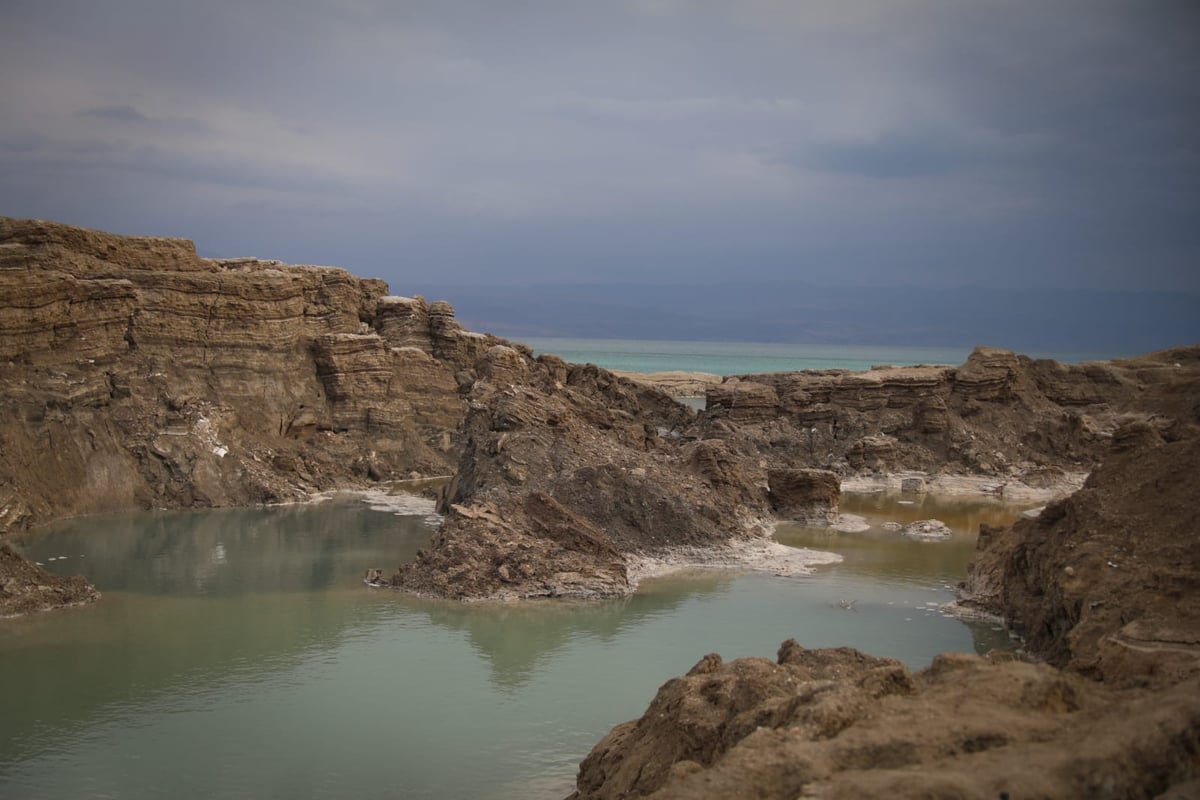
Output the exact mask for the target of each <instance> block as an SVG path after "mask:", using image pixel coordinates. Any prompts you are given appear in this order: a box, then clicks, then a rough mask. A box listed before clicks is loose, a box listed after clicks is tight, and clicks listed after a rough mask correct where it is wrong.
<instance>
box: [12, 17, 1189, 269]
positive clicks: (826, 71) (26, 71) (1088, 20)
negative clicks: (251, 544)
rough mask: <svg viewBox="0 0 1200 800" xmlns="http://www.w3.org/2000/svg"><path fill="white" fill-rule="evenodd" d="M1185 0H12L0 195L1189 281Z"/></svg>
mask: <svg viewBox="0 0 1200 800" xmlns="http://www.w3.org/2000/svg"><path fill="white" fill-rule="evenodd" d="M1193 8H1194V4H1192V3H1189V2H1178V3H1172V2H1163V1H1162V0H1158V1H1156V2H1148V3H1129V2H1111V1H1109V0H1098V1H1097V0H1087V1H1086V2H1084V1H1083V0H1062V1H1061V2H1056V3H1035V2H1031V1H1030V2H1026V1H1024V0H1012V1H1011V2H1009V1H998V0H985V1H984V2H977V3H959V4H946V3H940V2H937V3H935V2H932V0H928V1H927V0H888V2H883V1H882V0H879V1H878V2H869V1H864V2H859V3H853V4H849V3H834V2H829V3H794V2H785V1H784V0H741V1H740V2H732V0H731V1H730V2H700V1H699V0H697V1H696V2H691V1H689V0H626V1H624V2H616V1H613V2H596V3H572V2H567V3H560V2H505V3H496V2H453V1H451V2H399V3H396V2H382V0H378V1H377V0H347V1H346V2H338V3H332V2H318V1H317V0H297V2H287V3H284V2H258V3H242V2H237V3H235V2H230V1H229V0H215V1H214V2H210V3H204V4H197V3H183V2H175V3H172V2H150V1H149V0H114V1H113V2H110V3H94V2H83V1H82V0H76V1H75V2H71V1H70V0H41V1H40V2H37V3H34V2H26V1H25V0H14V2H12V3H11V4H10V7H9V8H8V9H7V10H6V25H5V27H4V29H3V31H2V32H0V95H2V96H3V97H4V107H5V113H4V114H3V115H2V116H0V178H2V183H0V206H2V208H3V211H4V212H5V213H9V214H17V215H38V216H49V217H57V218H62V219H66V220H67V221H72V222H78V223H81V224H90V225H97V226H104V227H110V228H115V229H117V230H127V231H137V232H146V233H160V232H161V233H171V234H175V235H192V236H194V237H195V238H197V240H198V245H199V247H200V249H201V250H202V251H203V252H209V253H214V254H226V255H235V254H240V253H244V252H253V253H256V254H259V255H264V256H280V257H285V258H289V259H292V260H303V261H313V260H321V261H325V262H335V263H342V264H345V265H346V266H348V267H351V268H353V269H355V270H356V271H359V272H364V273H371V274H379V275H382V276H384V277H387V278H389V279H391V280H392V281H393V283H396V284H397V288H402V281H403V279H404V278H405V276H407V275H412V274H419V273H420V272H421V271H422V270H427V269H431V268H435V269H437V270H438V271H439V273H440V274H441V275H442V276H443V277H444V278H445V279H446V280H450V281H454V280H458V281H485V280H493V281H495V280H500V281H508V282H514V283H521V282H532V281H548V280H550V281H562V282H569V281H571V280H577V279H581V278H583V277H586V278H588V279H597V280H649V279H651V278H653V279H654V280H659V281H672V280H684V279H687V280H692V281H700V282H703V281H707V280H714V281H715V280H718V279H719V278H720V277H721V276H723V275H726V274H728V273H730V272H731V271H736V272H737V273H738V274H741V275H745V276H747V277H760V278H776V277H787V278H798V279H807V280H812V281H817V282H821V281H828V282H840V283H853V282H856V281H859V282H875V283H878V282H891V283H914V284H918V285H961V284H972V283H976V284H983V285H996V286H1011V285H1056V286H1096V287H1109V288H1114V287H1115V288H1122V287H1134V286H1146V285H1149V286H1156V287H1163V288H1187V289H1190V290H1197V289H1200V269H1197V266H1196V265H1197V263H1198V262H1197V257H1198V256H1200V237H1198V234H1197V233H1196V232H1195V231H1196V230H1197V229H1200V225H1197V224H1195V223H1196V220H1197V214H1198V211H1197V209H1198V208H1200V188H1198V187H1200V152H1198V148H1200V145H1197V142H1200V89H1198V88H1197V84H1200V82H1197V81H1195V80H1194V76H1195V74H1197V69H1196V68H1197V66H1198V65H1200V62H1198V58H1200V57H1198V56H1197V55H1196V54H1197V53H1200V25H1198V24H1197V14H1196V12H1195V11H1194V10H1193Z"/></svg>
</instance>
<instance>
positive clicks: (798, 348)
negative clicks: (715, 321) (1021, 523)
mask: <svg viewBox="0 0 1200 800" xmlns="http://www.w3.org/2000/svg"><path fill="white" fill-rule="evenodd" d="M523 341H524V342H525V343H526V344H528V345H529V346H530V347H532V348H533V349H534V350H535V351H536V352H538V353H553V354H554V355H557V356H561V357H562V358H565V359H566V360H567V361H574V362H578V363H584V364H586V363H591V364H596V365H597V366H601V367H604V368H605V369H616V370H626V371H629V372H666V371H669V370H682V371H684V372H711V373H714V374H716V375H742V374H747V373H757V372H790V371H793V370H801V369H851V370H865V369H870V368H871V367H872V366H873V365H875V364H894V365H897V366H899V365H909V364H955V365H957V364H961V363H963V362H964V361H966V359H967V356H968V355H970V353H971V349H970V348H957V347H900V346H890V345H825V344H777V343H764V342H672V341H650V340H641V339H539V338H526V339H524V340H523ZM1024 355H1028V356H1032V357H1035V358H1053V359H1056V360H1058V361H1063V362H1067V363H1078V362H1081V361H1092V360H1097V359H1103V358H1113V357H1115V354H1104V353H1078V352H1065V351H1064V352H1030V353H1025V354H1024Z"/></svg>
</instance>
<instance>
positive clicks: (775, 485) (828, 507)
mask: <svg viewBox="0 0 1200 800" xmlns="http://www.w3.org/2000/svg"><path fill="white" fill-rule="evenodd" d="M767 485H768V487H769V490H770V499H771V509H772V510H773V511H775V513H777V514H779V515H780V516H781V517H785V518H787V519H791V520H795V521H798V522H804V523H808V524H828V523H831V522H837V518H838V505H839V503H840V500H841V496H842V488H841V486H842V482H841V479H840V478H838V476H837V475H836V474H834V473H832V472H830V471H828V470H823V469H782V468H781V469H769V470H767Z"/></svg>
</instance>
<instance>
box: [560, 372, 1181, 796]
mask: <svg viewBox="0 0 1200 800" xmlns="http://www.w3.org/2000/svg"><path fill="white" fill-rule="evenodd" d="M995 390H996V386H995V385H993V386H992V387H990V388H989V389H988V391H995ZM1195 399H1196V398H1195V396H1193V398H1192V399H1191V401H1190V402H1194V401H1195ZM1187 404H1188V403H1187V402H1185V403H1184V405H1187ZM1188 429H1189V428H1188V426H1186V425H1178V426H1172V427H1171V428H1170V430H1172V431H1176V432H1179V431H1186V430H1188ZM1119 438H1120V439H1121V440H1124V441H1127V442H1129V441H1134V442H1136V443H1135V444H1131V445H1128V446H1126V447H1124V448H1123V449H1121V450H1119V451H1118V452H1115V453H1113V454H1112V455H1111V456H1110V457H1109V458H1108V459H1107V460H1106V462H1105V463H1104V464H1103V465H1102V466H1101V467H1099V468H1098V469H1097V470H1096V471H1095V472H1094V473H1093V474H1092V476H1091V478H1090V479H1089V480H1088V483H1087V485H1086V486H1085V487H1084V488H1083V489H1082V490H1080V491H1079V492H1077V493H1076V494H1074V495H1073V496H1071V497H1070V498H1068V499H1066V500H1064V501H1062V502H1060V503H1057V504H1052V505H1050V506H1048V507H1047V508H1046V509H1045V510H1044V511H1043V512H1042V513H1041V515H1040V516H1038V517H1036V518H1035V519H1023V520H1022V521H1020V522H1018V523H1016V524H1015V525H1014V526H1012V528H1010V529H1004V530H988V531H985V535H984V536H982V537H981V539H980V544H979V548H980V552H979V554H978V556H977V558H976V560H975V562H974V563H973V565H972V567H971V573H970V577H969V579H968V581H967V582H966V584H965V586H964V587H963V588H964V591H965V593H966V595H967V597H968V598H970V599H971V600H972V601H973V602H974V604H975V605H976V606H982V607H983V608H984V609H985V610H989V611H991V612H994V613H1000V614H1003V615H1004V616H1005V617H1006V618H1007V619H1008V620H1009V621H1010V623H1011V624H1013V625H1014V626H1015V627H1016V628H1017V629H1018V630H1021V631H1023V632H1024V633H1025V636H1026V640H1025V641H1026V646H1027V647H1028V650H1029V655H1030V656H1031V657H1033V658H1034V659H1035V660H1041V659H1044V660H1045V661H1046V662H1049V663H1027V662H1025V661H1021V660H1017V659H1015V658H1014V657H1013V656H1012V655H1010V654H996V655H995V656H993V657H989V658H984V657H979V656H975V655H957V654H946V655H942V656H938V657H937V658H936V659H934V662H933V664H932V666H930V667H929V668H928V669H925V670H922V671H920V672H918V673H915V674H910V673H909V672H908V670H907V669H905V668H904V666H902V665H901V664H899V663H898V662H895V661H892V660H890V659H878V658H872V657H870V656H866V655H863V654H862V653H859V652H858V651H855V650H851V649H848V648H841V649H834V650H806V649H804V648H803V647H801V646H800V645H799V644H797V643H796V642H792V641H789V642H785V643H784V645H783V647H781V648H780V651H779V655H778V658H777V659H776V661H774V662H772V661H769V660H766V659H755V658H752V659H739V660H737V661H734V662H731V663H729V664H725V663H723V662H722V660H721V658H720V657H719V656H717V655H715V654H713V655H708V656H705V657H704V658H703V659H702V660H701V661H700V662H699V663H698V664H697V665H696V666H695V667H694V668H693V669H692V670H691V671H690V672H689V673H688V674H687V675H685V676H682V677H680V678H675V679H672V680H670V681H668V682H667V683H666V684H665V685H664V686H663V687H662V688H661V689H660V690H659V692H658V695H657V696H656V697H655V698H654V700H653V702H652V703H651V704H650V707H649V708H648V709H647V711H646V713H645V715H643V716H642V717H641V718H640V719H638V720H634V721H631V722H627V723H625V724H623V725H619V726H617V727H616V728H614V729H613V731H612V732H611V733H610V734H609V735H608V736H606V737H605V738H604V739H603V740H602V741H601V742H600V743H599V744H597V745H596V747H595V748H594V749H593V751H592V753H591V754H590V755H589V756H588V757H587V758H586V759H585V760H584V761H583V763H582V764H581V766H580V770H579V777H578V782H577V786H578V789H577V791H576V792H575V794H573V795H572V798H574V800H600V799H601V798H618V797H621V798H630V797H651V798H656V799H657V800H667V798H694V799H698V800H704V799H705V798H793V797H829V798H843V797H844V798H857V797H896V798H921V797H1045V798H1058V797H1171V798H1184V797H1192V796H1194V795H1195V792H1196V790H1197V788H1198V787H1200V782H1198V781H1197V775H1198V774H1200V601H1198V600H1197V598H1200V559H1198V558H1197V555H1196V553H1197V544H1198V543H1200V541H1198V540H1200V529H1197V527H1196V524H1195V520H1194V515H1193V514H1192V513H1191V511H1192V509H1191V506H1192V505H1193V501H1194V498H1195V496H1196V488H1197V481H1196V478H1195V476H1196V475H1197V474H1198V472H1197V467H1200V439H1197V438H1195V436H1193V435H1188V436H1185V437H1184V438H1181V439H1177V440H1175V441H1167V440H1164V438H1161V437H1159V438H1156V437H1154V436H1149V435H1147V434H1146V433H1145V431H1144V430H1143V432H1142V434H1141V435H1140V436H1136V437H1135V436H1132V435H1129V434H1126V435H1123V436H1122V437H1119ZM1167 438H1170V437H1169V436H1168V437H1167Z"/></svg>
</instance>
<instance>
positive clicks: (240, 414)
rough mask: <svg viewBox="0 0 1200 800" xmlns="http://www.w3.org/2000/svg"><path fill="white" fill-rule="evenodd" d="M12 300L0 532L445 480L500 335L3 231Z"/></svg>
mask: <svg viewBox="0 0 1200 800" xmlns="http://www.w3.org/2000/svg"><path fill="white" fill-rule="evenodd" d="M0 296H2V297H3V298H4V302H3V303H2V304H0V364H3V368H4V386H3V393H2V394H0V405H2V406H3V411H4V417H3V418H4V422H3V423H0V485H3V486H4V487H5V489H4V490H3V496H0V504H2V507H0V532H3V531H5V530H10V529H14V528H17V527H23V526H26V525H28V524H31V523H35V522H38V521H42V520H47V519H50V518H53V517H57V516H65V515H75V514H85V513H91V512H98V511H108V510H114V509H122V508H137V507H149V506H185V507H186V506H207V505H242V504H248V503H257V502H264V501H277V500H285V499H293V498H297V497H301V496H303V495H304V494H306V493H307V492H310V491H312V490H315V489H323V488H330V487H332V486H339V485H352V484H355V483H361V482H364V481H369V480H372V479H387V478H392V477H405V476H407V475H408V474H409V473H410V472H414V471H415V472H417V473H422V474H447V473H449V472H451V471H452V470H453V464H454V462H455V459H456V457H457V453H456V451H455V447H454V437H455V434H456V431H457V429H458V426H459V424H460V422H461V419H462V416H463V413H464V410H465V407H464V402H463V400H462V398H461V396H460V395H459V384H458V382H457V381H456V380H455V374H456V373H457V372H459V371H461V370H462V369H464V368H470V367H473V366H474V362H473V361H471V360H470V359H471V357H472V356H473V355H474V350H473V349H472V347H473V346H474V345H472V347H463V346H462V344H461V340H463V339H464V338H467V339H469V340H470V341H471V342H472V343H474V342H476V341H480V342H487V341H489V340H490V338H491V337H481V336H465V335H464V333H463V332H462V331H461V328H460V327H459V326H457V323H455V322H454V321H453V310H452V309H450V307H449V306H448V305H445V304H443V305H440V306H439V305H438V304H436V303H435V304H434V306H435V307H436V309H435V308H432V307H429V306H427V305H426V303H425V301H424V300H422V299H420V298H416V299H413V300H407V301H403V300H399V299H397V298H392V297H389V296H388V295H387V287H386V286H385V285H384V284H383V282H382V281H374V280H363V279H360V278H356V277H354V276H352V275H350V274H349V273H347V272H345V271H344V270H340V269H334V268H328V267H305V266H288V265H286V264H282V263H280V262H276V261H260V260H258V259H224V260H213V259H204V258H200V257H198V256H197V255H196V252H195V248H194V246H193V245H192V244H191V242H188V241H185V240H178V239H159V238H150V237H128V236H115V235H111V234H105V233H100V232H97V231H88V230H83V229H79V228H73V227H70V226H66V225H60V224H57V223H51V222H43V221H38V220H14V219H8V218H4V219H0ZM400 309H404V310H405V311H406V312H407V317H403V318H402V315H401V314H400V311H399V310H400ZM495 341H498V340H495ZM438 353H440V354H442V356H441V358H440V360H439V357H437V356H436V355H435V354H438Z"/></svg>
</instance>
